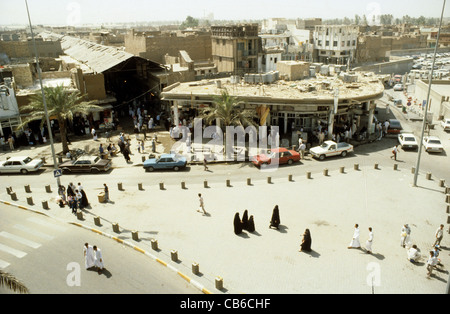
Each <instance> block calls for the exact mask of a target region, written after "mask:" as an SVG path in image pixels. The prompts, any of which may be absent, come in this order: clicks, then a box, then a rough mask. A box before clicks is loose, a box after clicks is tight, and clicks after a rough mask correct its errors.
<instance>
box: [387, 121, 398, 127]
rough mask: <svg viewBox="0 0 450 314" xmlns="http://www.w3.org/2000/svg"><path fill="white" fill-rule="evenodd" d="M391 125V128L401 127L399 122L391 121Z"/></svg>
mask: <svg viewBox="0 0 450 314" xmlns="http://www.w3.org/2000/svg"><path fill="white" fill-rule="evenodd" d="M389 125H390V126H391V127H396V128H397V127H399V126H400V122H398V121H391V122H389Z"/></svg>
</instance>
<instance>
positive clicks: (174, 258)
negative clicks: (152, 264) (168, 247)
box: [170, 250, 178, 262]
mask: <svg viewBox="0 0 450 314" xmlns="http://www.w3.org/2000/svg"><path fill="white" fill-rule="evenodd" d="M170 259H171V260H172V261H173V262H177V261H178V252H177V251H176V250H172V251H170Z"/></svg>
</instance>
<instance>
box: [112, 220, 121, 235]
mask: <svg viewBox="0 0 450 314" xmlns="http://www.w3.org/2000/svg"><path fill="white" fill-rule="evenodd" d="M112 227H113V231H114V232H116V233H119V232H120V230H119V224H118V223H117V222H115V223H113V224H112Z"/></svg>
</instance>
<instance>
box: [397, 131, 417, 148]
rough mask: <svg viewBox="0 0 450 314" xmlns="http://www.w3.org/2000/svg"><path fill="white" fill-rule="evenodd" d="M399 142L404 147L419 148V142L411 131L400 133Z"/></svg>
mask: <svg viewBox="0 0 450 314" xmlns="http://www.w3.org/2000/svg"><path fill="white" fill-rule="evenodd" d="M398 142H399V143H400V145H401V146H402V148H403V149H414V150H415V149H418V148H419V144H418V143H417V139H416V137H415V136H414V134H411V133H401V134H399V135H398Z"/></svg>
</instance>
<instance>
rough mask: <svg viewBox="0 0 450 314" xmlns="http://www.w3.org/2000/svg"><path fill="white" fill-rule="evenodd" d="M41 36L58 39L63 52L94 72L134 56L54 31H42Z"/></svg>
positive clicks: (105, 69) (109, 67)
mask: <svg viewBox="0 0 450 314" xmlns="http://www.w3.org/2000/svg"><path fill="white" fill-rule="evenodd" d="M40 35H41V36H42V37H43V38H48V39H53V40H60V41H61V48H62V49H63V51H64V53H65V54H67V55H69V56H71V57H72V58H73V59H75V60H77V61H79V62H81V63H83V64H85V65H87V66H88V67H89V68H91V69H92V70H93V71H94V72H97V73H102V72H104V71H107V70H109V69H111V68H112V67H114V66H116V65H118V64H120V63H122V62H124V61H126V60H128V59H131V58H133V57H134V55H133V54H131V53H128V52H125V51H121V50H118V49H117V48H114V47H108V46H104V45H100V44H96V43H93V42H91V41H87V40H84V39H80V38H76V37H72V36H65V35H59V34H55V33H49V32H46V33H42V34H40Z"/></svg>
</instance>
